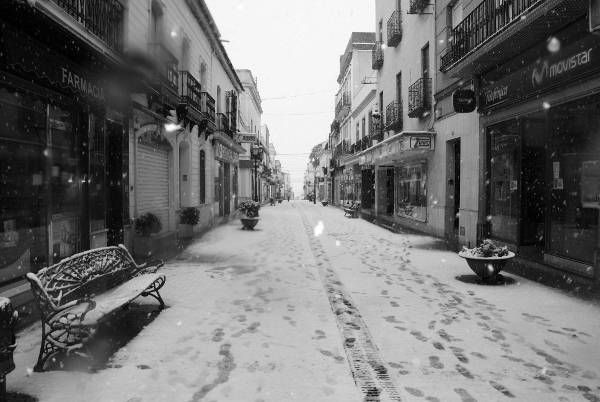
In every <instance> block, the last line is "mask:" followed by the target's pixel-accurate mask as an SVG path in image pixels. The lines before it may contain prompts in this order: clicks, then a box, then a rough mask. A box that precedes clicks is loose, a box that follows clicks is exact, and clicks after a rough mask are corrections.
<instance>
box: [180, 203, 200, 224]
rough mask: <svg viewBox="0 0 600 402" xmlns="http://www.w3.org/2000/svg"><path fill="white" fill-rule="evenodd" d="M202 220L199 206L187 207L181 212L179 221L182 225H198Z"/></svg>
mask: <svg viewBox="0 0 600 402" xmlns="http://www.w3.org/2000/svg"><path fill="white" fill-rule="evenodd" d="M198 222H200V211H199V210H198V208H194V207H187V208H183V209H182V210H181V211H180V212H179V223H181V224H182V225H197V224H198Z"/></svg>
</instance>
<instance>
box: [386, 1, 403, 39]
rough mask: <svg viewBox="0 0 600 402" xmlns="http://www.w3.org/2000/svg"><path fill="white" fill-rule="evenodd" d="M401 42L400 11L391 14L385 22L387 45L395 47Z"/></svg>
mask: <svg viewBox="0 0 600 402" xmlns="http://www.w3.org/2000/svg"><path fill="white" fill-rule="evenodd" d="M401 40H402V14H401V13H400V10H396V11H394V12H393V13H392V15H391V16H390V18H389V19H388V22H387V45H388V46H391V47H396V46H398V44H399V43H400V41H401Z"/></svg>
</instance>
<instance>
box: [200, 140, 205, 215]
mask: <svg viewBox="0 0 600 402" xmlns="http://www.w3.org/2000/svg"><path fill="white" fill-rule="evenodd" d="M200 204H206V153H205V152H204V150H201V151H200Z"/></svg>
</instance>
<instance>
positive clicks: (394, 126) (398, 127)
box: [385, 101, 403, 131]
mask: <svg viewBox="0 0 600 402" xmlns="http://www.w3.org/2000/svg"><path fill="white" fill-rule="evenodd" d="M402 127H403V111H402V102H398V101H393V102H390V103H389V104H388V105H387V106H386V108H385V129H386V130H393V131H402Z"/></svg>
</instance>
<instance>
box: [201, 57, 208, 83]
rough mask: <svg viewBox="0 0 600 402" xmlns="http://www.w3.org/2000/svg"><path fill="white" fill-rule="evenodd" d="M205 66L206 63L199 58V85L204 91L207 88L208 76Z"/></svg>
mask: <svg viewBox="0 0 600 402" xmlns="http://www.w3.org/2000/svg"><path fill="white" fill-rule="evenodd" d="M207 75H208V73H207V68H206V63H205V62H204V61H203V60H202V59H201V61H200V85H202V89H203V90H204V91H206V90H207V86H208V77H207Z"/></svg>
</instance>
